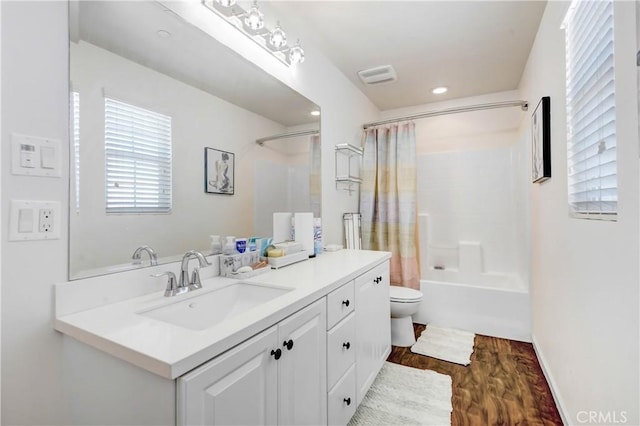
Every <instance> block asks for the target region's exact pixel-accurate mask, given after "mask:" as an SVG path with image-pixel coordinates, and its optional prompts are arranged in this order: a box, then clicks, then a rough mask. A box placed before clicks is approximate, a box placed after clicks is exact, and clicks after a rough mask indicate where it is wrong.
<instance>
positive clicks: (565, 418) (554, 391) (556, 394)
mask: <svg viewBox="0 0 640 426" xmlns="http://www.w3.org/2000/svg"><path fill="white" fill-rule="evenodd" d="M531 343H532V344H533V350H534V351H535V353H536V357H538V363H539V364H540V367H541V368H542V374H544V377H545V379H546V380H547V384H549V388H550V389H551V395H552V396H553V400H554V401H555V403H556V407H557V408H558V412H559V413H560V418H561V419H562V423H564V424H565V425H570V424H572V422H570V421H569V415H568V413H569V411H568V410H567V409H566V407H565V405H564V402H563V401H562V397H561V395H560V391H559V390H558V386H557V385H556V382H555V380H553V375H552V374H551V371H550V370H549V367H548V364H547V361H546V358H545V357H544V354H543V353H542V350H541V349H540V347H539V346H538V341H537V340H536V336H534V335H533V333H532V334H531Z"/></svg>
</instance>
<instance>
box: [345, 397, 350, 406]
mask: <svg viewBox="0 0 640 426" xmlns="http://www.w3.org/2000/svg"><path fill="white" fill-rule="evenodd" d="M343 401H344V402H345V403H346V404H347V405H351V398H345V399H343Z"/></svg>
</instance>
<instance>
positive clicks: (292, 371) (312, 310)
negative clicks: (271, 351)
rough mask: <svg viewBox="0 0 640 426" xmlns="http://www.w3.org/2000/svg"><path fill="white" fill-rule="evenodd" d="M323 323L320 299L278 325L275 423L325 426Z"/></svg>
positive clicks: (323, 306)
mask: <svg viewBox="0 0 640 426" xmlns="http://www.w3.org/2000/svg"><path fill="white" fill-rule="evenodd" d="M326 321H327V319H326V304H325V301H324V298H323V299H320V300H319V301H317V302H315V303H313V304H312V305H310V306H308V307H307V308H305V309H303V310H301V311H299V312H298V313H296V314H294V315H292V316H290V317H289V318H287V319H285V320H284V321H282V322H281V323H280V325H279V326H278V329H279V330H278V335H279V336H280V341H279V343H280V345H281V347H282V358H281V359H280V362H279V365H278V400H279V403H278V424H281V425H321V424H326V423H327V355H326V354H327V341H326V338H327V337H326V335H327V333H326V331H325V325H326Z"/></svg>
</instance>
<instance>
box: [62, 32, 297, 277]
mask: <svg viewBox="0 0 640 426" xmlns="http://www.w3.org/2000/svg"><path fill="white" fill-rule="evenodd" d="M71 54H72V61H71V64H72V66H73V68H72V69H71V82H72V86H73V90H75V91H78V92H79V93H80V210H79V212H76V211H75V209H74V210H73V211H72V212H71V217H70V220H71V229H72V230H73V235H72V239H71V253H72V257H71V264H70V269H71V272H72V273H74V272H77V271H81V270H87V269H93V268H99V267H103V266H109V265H116V264H122V263H129V262H130V259H131V254H132V253H133V251H134V250H135V248H136V247H138V246H141V245H144V244H148V245H150V246H151V247H153V248H154V249H155V250H156V251H157V252H158V256H159V257H166V256H174V255H179V254H181V253H184V252H186V251H187V250H190V249H197V250H207V249H208V248H209V235H211V234H216V235H235V236H238V237H240V236H245V237H248V236H251V235H253V233H254V230H253V224H254V221H253V211H254V209H253V201H254V197H253V193H254V173H253V169H254V162H255V161H256V160H258V159H259V160H261V161H262V160H265V161H266V160H270V161H272V162H280V163H281V162H284V161H287V160H286V155H285V154H284V153H279V152H278V151H277V150H268V149H264V148H262V147H260V146H258V145H257V144H256V143H255V142H254V141H255V140H256V139H257V138H259V137H263V136H266V135H272V134H279V133H283V132H284V131H285V130H286V128H285V127H284V126H282V125H281V124H278V123H276V122H273V121H271V120H268V119H266V118H264V117H262V116H259V115H257V114H254V113H252V112H250V111H247V110H245V109H242V108H239V107H237V106H235V105H233V104H230V103H228V102H226V101H224V100H222V99H219V98H217V97H215V96H212V95H210V94H209V93H206V92H204V91H202V90H199V89H196V88H194V87H192V86H189V85H187V84H184V83H182V82H180V81H177V80H174V79H173V78H170V77H168V76H166V75H164V74H161V73H158V72H156V71H154V70H151V69H149V68H146V67H143V66H141V65H138V64H136V63H134V62H131V61H129V60H127V59H124V58H123V57H121V56H118V55H115V54H113V53H111V52H109V51H106V50H104V49H101V48H99V47H96V46H94V45H91V44H88V43H85V42H80V43H79V44H76V43H74V44H73V45H72V50H71ZM103 90H104V93H106V96H107V97H112V98H115V99H117V100H120V101H123V102H126V103H130V104H133V105H136V106H139V107H142V108H147V109H150V110H153V111H156V112H159V113H161V114H165V115H168V116H170V117H171V123H172V145H173V152H172V181H173V194H172V198H173V207H172V211H171V213H170V214H158V215H149V214H146V215H113V214H110V215H107V214H106V213H105V203H104V188H105V171H104V164H105V162H104V161H105V159H104V149H103V147H104V144H103V140H104V96H105V95H104V94H103ZM204 147H211V148H216V149H220V150H223V151H230V152H233V153H234V154H235V194H234V196H233V197H229V196H226V195H217V194H207V193H205V192H204V188H203V185H204V184H203V182H204V168H203V164H204V163H203V158H204ZM72 186H73V185H72ZM277 188H278V187H272V188H266V189H265V190H266V191H267V192H268V193H273V192H275V191H277ZM159 229H165V230H171V231H170V232H156V230H159Z"/></svg>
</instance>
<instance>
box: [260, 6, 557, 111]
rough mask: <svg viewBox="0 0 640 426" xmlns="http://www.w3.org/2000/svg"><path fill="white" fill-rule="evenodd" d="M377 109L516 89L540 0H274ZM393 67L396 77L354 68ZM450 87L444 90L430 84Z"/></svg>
mask: <svg viewBox="0 0 640 426" xmlns="http://www.w3.org/2000/svg"><path fill="white" fill-rule="evenodd" d="M269 6H270V8H271V9H272V10H273V13H277V15H278V18H279V19H280V20H281V21H282V26H283V28H285V29H286V28H287V25H290V26H292V27H294V28H295V32H296V34H297V35H299V36H300V38H301V43H302V45H303V46H304V41H305V40H309V41H310V42H312V43H313V44H314V45H315V46H317V47H318V48H320V49H321V50H322V52H323V53H324V54H325V55H326V56H327V57H328V58H329V59H331V60H332V61H333V62H334V63H335V64H336V66H337V67H338V68H339V69H340V70H341V71H342V72H343V73H344V74H345V75H346V76H347V77H348V78H349V79H351V81H353V83H354V84H356V86H358V87H359V88H360V89H361V90H362V91H363V92H364V93H365V94H366V95H367V96H368V97H369V99H371V101H372V102H373V103H374V104H375V105H376V106H377V107H378V108H379V109H380V110H388V109H393V108H399V107H406V106H412V105H420V104H424V103H429V102H436V101H442V100H446V99H453V98H461V97H468V96H475V95H481V94H485V93H493V92H501V91H506V90H514V89H517V87H518V83H519V81H520V77H521V75H522V72H523V70H524V67H525V65H526V61H527V58H528V56H529V51H530V50H531V46H532V44H533V40H534V39H535V35H536V32H537V29H538V26H539V24H540V20H541V18H542V13H543V11H544V8H545V6H546V2H545V1H541V0H536V1H524V0H522V1H394V0H387V1H280V2H279V1H273V2H270V3H269ZM380 65H392V66H393V67H394V68H395V70H396V72H397V75H398V81H397V82H393V83H384V84H380V85H377V86H365V85H364V84H363V83H362V82H361V81H360V80H359V78H358V76H357V72H358V71H360V70H363V69H367V68H372V67H376V66H380ZM437 86H448V87H449V91H448V92H447V93H446V94H445V95H434V94H432V93H431V89H432V88H434V87H437Z"/></svg>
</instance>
